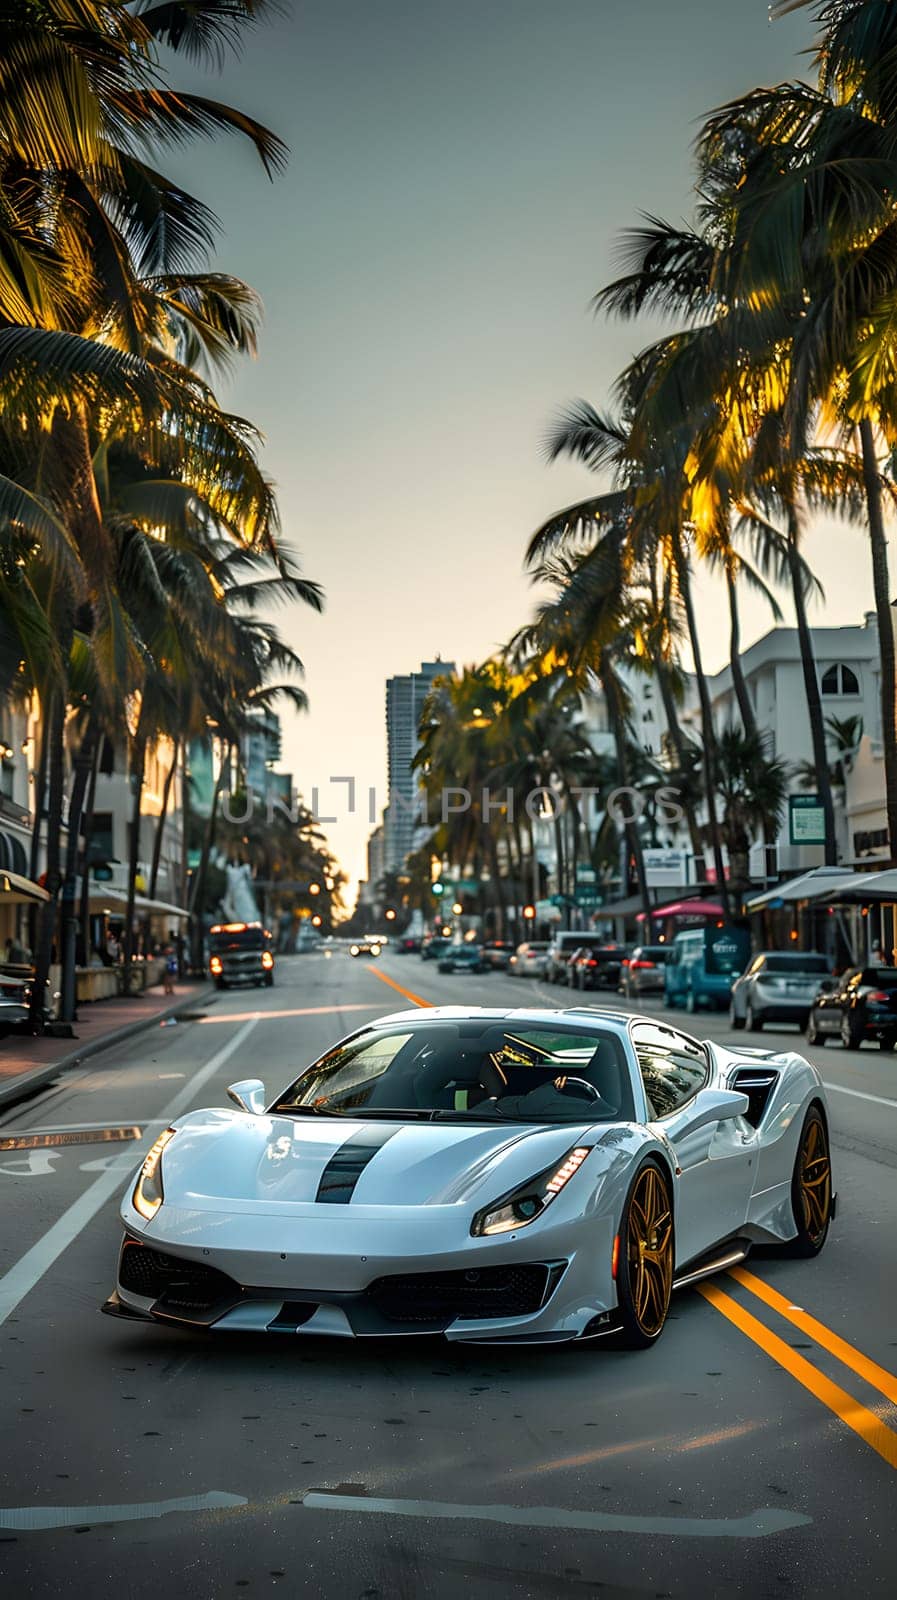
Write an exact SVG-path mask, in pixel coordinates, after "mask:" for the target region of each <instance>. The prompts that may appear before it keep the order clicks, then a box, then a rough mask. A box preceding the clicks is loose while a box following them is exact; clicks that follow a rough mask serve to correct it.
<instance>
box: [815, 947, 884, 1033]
mask: <svg viewBox="0 0 897 1600" xmlns="http://www.w3.org/2000/svg"><path fill="white" fill-rule="evenodd" d="M837 1038H840V1040H841V1043H842V1044H843V1045H844V1048H845V1049H846V1050H857V1049H859V1047H860V1045H861V1044H862V1043H863V1040H864V1039H877V1040H878V1042H879V1044H880V1046H881V1048H882V1050H893V1049H894V1046H895V1044H897V968H894V967H851V968H850V969H849V970H848V971H847V972H845V973H844V976H843V977H841V978H835V979H832V980H830V982H829V983H827V984H823V985H822V986H821V987H820V990H819V992H818V993H817V995H816V998H815V1000H814V1001H813V1004H812V1006H811V1007H810V1016H809V1020H808V1022H807V1043H808V1044H826V1043H827V1042H828V1040H829V1039H837Z"/></svg>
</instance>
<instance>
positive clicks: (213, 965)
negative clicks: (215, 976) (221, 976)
mask: <svg viewBox="0 0 897 1600" xmlns="http://www.w3.org/2000/svg"><path fill="white" fill-rule="evenodd" d="M209 971H210V972H215V973H217V972H220V971H221V957H220V956H213V957H212V959H211V961H210V962H209Z"/></svg>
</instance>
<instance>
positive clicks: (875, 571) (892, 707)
mask: <svg viewBox="0 0 897 1600" xmlns="http://www.w3.org/2000/svg"><path fill="white" fill-rule="evenodd" d="M859 431H860V445H861V447H862V452H863V483H864V486H865V490H866V506H867V509H868V513H869V543H870V546H871V548H872V588H873V592H874V595H875V612H876V616H877V617H878V648H879V651H880V653H881V738H882V745H883V747H884V771H885V809H886V814H887V820H888V849H889V857H890V860H891V862H893V861H894V860H895V857H897V702H895V697H897V666H895V655H894V621H893V612H892V610H891V589H890V581H889V578H888V544H887V540H886V538H885V525H884V516H883V514H882V502H881V483H880V479H879V470H878V459H877V457H876V454H875V434H874V432H873V428H872V423H871V421H870V420H869V418H868V417H864V419H863V421H862V422H861V423H860V430H859Z"/></svg>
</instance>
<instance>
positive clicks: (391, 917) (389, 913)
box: [383, 906, 396, 922]
mask: <svg viewBox="0 0 897 1600" xmlns="http://www.w3.org/2000/svg"><path fill="white" fill-rule="evenodd" d="M383 915H384V917H385V918H386V920H387V922H395V920H396V914H395V912H394V911H393V909H392V906H388V907H387V909H386V910H385V911H384V913H383Z"/></svg>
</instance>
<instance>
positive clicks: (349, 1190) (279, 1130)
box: [162, 1109, 607, 1211]
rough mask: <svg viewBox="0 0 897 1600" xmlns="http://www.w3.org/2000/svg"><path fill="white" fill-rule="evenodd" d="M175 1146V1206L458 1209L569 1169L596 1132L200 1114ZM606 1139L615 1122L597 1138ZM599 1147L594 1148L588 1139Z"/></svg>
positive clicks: (168, 1194)
mask: <svg viewBox="0 0 897 1600" xmlns="http://www.w3.org/2000/svg"><path fill="white" fill-rule="evenodd" d="M175 1126H176V1137H175V1138H174V1139H172V1140H171V1141H170V1143H169V1144H168V1145H167V1146H166V1148H165V1152H164V1155H163V1158H162V1175H163V1183H164V1192H165V1203H166V1205H169V1204H173V1205H176V1206H183V1207H187V1208H191V1209H195V1210H203V1209H211V1210H217V1211H220V1210H223V1209H229V1210H231V1209H235V1210H254V1209H259V1210H262V1211H265V1210H273V1211H276V1210H279V1209H280V1208H281V1207H282V1206H291V1205H297V1204H299V1205H306V1206H307V1205H308V1204H309V1203H319V1204H322V1205H323V1204H326V1205H331V1204H351V1205H353V1206H358V1205H371V1206H422V1205H453V1204H462V1203H465V1202H467V1201H468V1200H470V1201H474V1200H475V1199H476V1198H477V1196H478V1195H479V1194H480V1193H481V1192H483V1193H485V1194H486V1195H487V1197H492V1196H494V1195H496V1194H500V1193H502V1192H504V1191H506V1190H507V1189H509V1188H513V1187H514V1186H515V1185H516V1184H517V1183H523V1182H525V1181H526V1180H527V1179H528V1178H530V1177H532V1176H534V1175H535V1174H536V1173H538V1172H541V1171H542V1170H543V1169H544V1168H545V1167H550V1166H551V1164H552V1163H553V1162H555V1161H557V1162H558V1163H560V1161H561V1160H562V1159H563V1157H564V1156H565V1155H566V1153H567V1151H568V1150H570V1149H571V1148H572V1147H573V1146H574V1145H576V1144H577V1143H580V1142H582V1141H583V1140H584V1139H585V1138H586V1137H587V1135H588V1124H580V1123H565V1124H563V1125H561V1126H551V1127H545V1126H544V1125H540V1126H532V1125H529V1124H525V1125H524V1124H521V1123H507V1124H504V1125H502V1126H501V1127H496V1126H494V1125H493V1124H489V1125H488V1126H485V1125H483V1124H481V1123H480V1124H477V1123H474V1124H472V1125H471V1124H464V1125H461V1124H458V1123H432V1122H424V1123H421V1122H404V1123H403V1122H399V1121H396V1122H392V1121H389V1122H387V1121H385V1120H381V1119H380V1118H376V1119H374V1118H371V1119H369V1120H361V1119H360V1120H357V1121H356V1120H350V1119H349V1118H347V1117H339V1118H336V1117H322V1118H321V1119H320V1120H318V1119H317V1118H315V1117H290V1116H251V1115H248V1114H247V1113H245V1112H240V1111H230V1110H227V1109H221V1110H213V1111H196V1112H191V1113H190V1114H189V1115H188V1116H186V1117H184V1118H182V1119H181V1120H180V1121H179V1122H178V1123H177V1124H176V1125H175ZM606 1131H607V1126H606V1124H605V1125H604V1126H603V1127H602V1128H601V1129H600V1130H599V1129H596V1130H595V1133H596V1136H598V1137H600V1135H601V1134H602V1133H605V1132H606ZM588 1142H591V1141H588Z"/></svg>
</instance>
